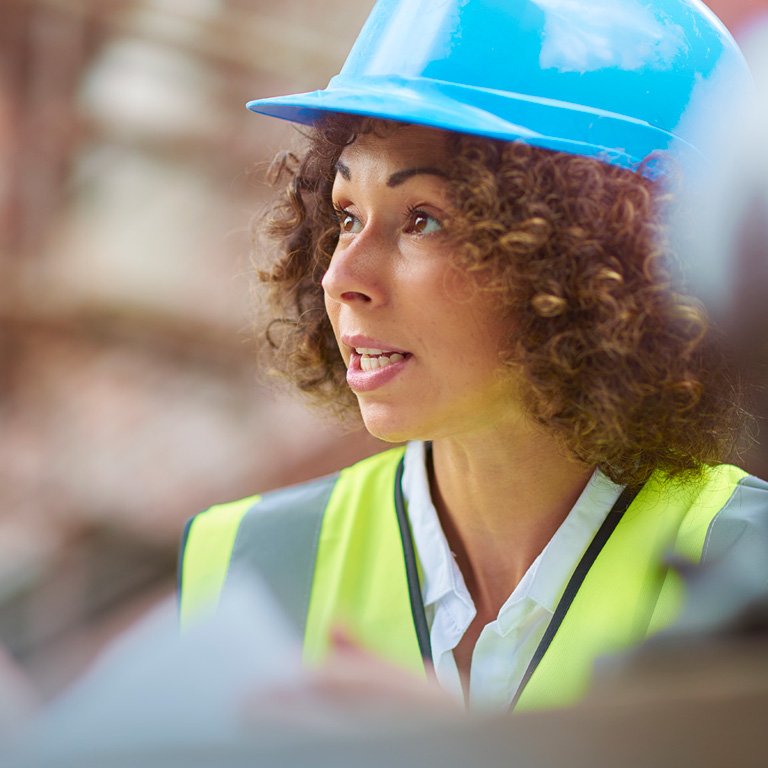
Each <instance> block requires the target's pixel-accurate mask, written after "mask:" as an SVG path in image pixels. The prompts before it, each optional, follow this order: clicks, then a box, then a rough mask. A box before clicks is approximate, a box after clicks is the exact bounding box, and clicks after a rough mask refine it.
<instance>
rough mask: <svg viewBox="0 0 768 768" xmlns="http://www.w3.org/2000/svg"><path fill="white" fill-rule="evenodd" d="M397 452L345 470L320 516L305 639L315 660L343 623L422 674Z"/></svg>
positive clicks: (386, 654)
mask: <svg viewBox="0 0 768 768" xmlns="http://www.w3.org/2000/svg"><path fill="white" fill-rule="evenodd" d="M403 452H404V449H403V448H396V449H393V450H390V451H386V452H385V453H381V454H378V455H377V456H373V457H371V458H370V459H366V460H365V461H363V462H361V463H360V464H356V465H355V466H354V467H350V468H349V469H346V470H343V471H342V472H341V475H340V477H339V479H338V481H337V483H336V487H335V488H334V490H333V494H332V495H331V498H330V501H329V503H328V506H327V508H326V512H325V517H324V519H323V527H322V530H321V533H320V541H319V544H318V553H317V563H316V565H315V579H314V583H313V587H312V596H311V598H310V602H309V613H308V615H307V628H306V633H305V638H304V658H305V660H306V661H307V662H308V663H313V662H317V661H318V660H319V659H321V658H322V657H323V655H324V653H325V652H326V649H327V641H328V636H329V631H330V629H331V628H332V627H333V625H334V624H336V623H340V624H342V625H343V626H344V627H346V628H347V629H348V631H349V632H351V634H352V635H353V636H354V637H355V638H357V640H358V641H359V642H360V643H362V644H363V645H364V646H365V647H366V648H369V649H370V650H372V651H373V652H375V653H378V654H379V655H381V656H384V657H385V658H388V659H390V660H392V661H393V662H396V663H398V664H400V665H402V666H405V667H408V668H410V669H412V670H414V671H417V672H420V673H423V672H424V663H423V661H422V659H421V654H420V652H419V647H418V640H417V637H416V630H415V629H414V626H413V618H412V615H411V606H410V601H409V598H408V581H407V577H406V571H405V562H404V559H403V546H402V542H401V540H400V531H399V528H398V523H397V515H396V512H395V497H394V487H395V473H396V471H397V465H398V464H399V462H400V460H401V458H402V456H403Z"/></svg>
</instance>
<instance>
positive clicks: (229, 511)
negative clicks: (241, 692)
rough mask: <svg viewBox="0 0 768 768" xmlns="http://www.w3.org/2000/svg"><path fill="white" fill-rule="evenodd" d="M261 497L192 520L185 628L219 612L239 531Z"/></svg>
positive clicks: (186, 555)
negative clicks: (220, 599)
mask: <svg viewBox="0 0 768 768" xmlns="http://www.w3.org/2000/svg"><path fill="white" fill-rule="evenodd" d="M259 498H260V497H259V496H250V497H249V498H247V499H240V500H239V501H234V502H231V503H229V504H220V505H218V506H215V507H211V508H210V509H209V510H207V511H205V512H203V513H202V514H199V515H198V516H197V517H196V518H195V519H194V520H193V521H192V526H191V528H190V530H189V534H188V536H187V545H186V548H185V549H184V559H183V561H182V569H181V583H182V590H181V606H180V621H181V627H182V629H184V628H185V627H187V626H189V624H190V622H192V621H193V620H194V619H195V618H196V617H198V616H200V615H201V614H202V613H203V612H206V611H208V610H215V608H216V605H217V604H218V600H219V595H220V594H221V590H222V587H223V586H224V579H226V577H227V571H228V570H229V560H230V557H231V555H232V547H234V545H235V536H236V535H237V528H238V526H239V525H240V521H241V520H242V518H243V515H244V514H245V513H246V512H247V511H248V510H249V509H250V508H251V507H252V506H253V505H254V504H255V503H256V502H257V501H258V500H259Z"/></svg>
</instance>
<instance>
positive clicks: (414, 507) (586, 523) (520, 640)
mask: <svg viewBox="0 0 768 768" xmlns="http://www.w3.org/2000/svg"><path fill="white" fill-rule="evenodd" d="M621 490H622V488H621V487H620V486H618V485H616V484H615V483H613V482H611V481H610V480H609V479H608V478H607V477H606V476H605V475H603V474H602V473H601V472H598V471H595V472H594V473H593V475H592V477H591V478H590V480H589V482H588V483H587V485H586V487H585V488H584V490H583V492H582V493H581V496H579V498H578V500H577V501H576V503H575V504H574V505H573V508H572V509H571V511H570V512H569V513H568V516H567V517H566V518H565V520H564V521H563V522H562V524H561V525H560V527H559V528H558V529H557V531H556V532H555V534H554V535H553V536H552V538H551V539H550V541H549V543H548V544H547V545H546V547H544V549H543V550H542V552H541V554H539V556H538V557H537V558H536V560H534V561H533V563H532V564H531V566H530V568H529V569H528V570H527V571H526V573H525V575H524V576H523V578H522V579H521V581H520V583H519V584H518V585H517V587H516V588H515V590H514V591H513V592H512V594H511V595H510V596H509V598H508V599H507V601H506V602H505V603H504V605H503V606H502V607H501V610H500V611H499V615H498V616H497V617H496V619H495V620H494V621H492V622H490V623H488V624H486V625H485V627H483V631H482V632H481V634H480V637H479V638H478V640H477V644H476V645H475V649H474V651H473V653H472V663H471V665H470V683H469V706H470V708H471V709H477V708H483V709H501V710H504V709H506V708H507V707H509V705H510V703H511V701H512V699H513V697H514V695H515V692H516V691H517V687H518V686H519V684H520V681H521V680H522V677H523V675H524V674H525V670H526V668H527V666H528V663H529V662H530V660H531V659H532V658H533V654H534V652H535V651H536V647H537V646H538V644H539V641H540V640H541V638H542V637H543V635H544V632H545V630H546V628H547V625H548V624H549V621H550V619H551V618H552V614H553V613H554V612H555V608H556V607H557V604H558V602H559V600H560V597H561V595H562V594H563V591H564V590H565V587H566V586H567V584H568V580H569V579H570V577H571V574H572V573H573V571H574V570H575V568H576V566H577V565H578V563H579V560H580V559H581V557H582V555H583V554H584V552H585V551H586V549H587V547H588V546H589V543H590V542H591V541H592V539H593V538H594V536H595V534H596V533H597V531H598V529H599V528H600V525H601V524H602V522H603V520H604V519H605V517H606V516H607V514H608V512H609V510H610V509H611V507H612V506H613V504H614V503H615V501H616V499H617V498H618V497H619V494H620V493H621ZM403 497H404V499H405V502H406V504H407V509H408V517H409V520H410V523H411V530H412V532H413V541H414V546H415V548H416V552H417V554H418V558H419V565H420V567H421V576H422V597H423V599H424V609H425V612H426V615H427V621H428V622H429V626H430V640H431V643H432V658H433V661H434V664H435V673H436V674H437V679H438V681H439V682H440V684H441V685H442V686H443V688H445V689H446V690H447V691H449V692H450V693H452V694H453V695H454V696H456V698H457V700H459V701H463V694H462V688H461V680H460V679H459V672H458V669H457V667H456V662H455V660H454V657H453V649H454V648H455V647H456V646H457V645H458V643H459V641H460V640H461V638H462V637H463V635H464V633H465V632H466V631H467V628H468V627H469V625H470V624H471V622H472V620H473V619H474V617H475V613H476V610H475V606H474V603H473V601H472V598H471V596H470V594H469V591H468V590H467V587H466V584H465V583H464V578H463V577H462V575H461V572H460V571H459V568H458V566H457V565H456V561H455V558H454V556H453V554H452V553H451V551H450V549H449V547H448V541H447V540H446V538H445V534H444V533H443V530H442V528H441V526H440V521H439V519H438V516H437V511H436V510H435V507H434V505H433V503H432V498H431V496H430V492H429V480H428V477H427V470H426V464H425V451H424V443H418V442H412V443H408V446H407V447H406V451H405V469H404V472H403Z"/></svg>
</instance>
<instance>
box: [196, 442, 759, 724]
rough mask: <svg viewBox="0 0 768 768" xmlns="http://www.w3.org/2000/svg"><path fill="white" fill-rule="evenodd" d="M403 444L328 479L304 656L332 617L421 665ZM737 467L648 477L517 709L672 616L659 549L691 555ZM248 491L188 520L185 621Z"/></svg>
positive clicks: (203, 592)
mask: <svg viewBox="0 0 768 768" xmlns="http://www.w3.org/2000/svg"><path fill="white" fill-rule="evenodd" d="M403 452H404V449H403V448H396V449H393V450H390V451H386V452H385V453H382V454H378V455H377V456H373V457H371V458H370V459H366V460H365V461H362V462H360V463H359V464H356V465H354V466H353V467H349V468H348V469H345V470H343V471H342V472H341V473H340V475H339V478H338V480H337V481H336V484H335V486H334V489H333V492H332V494H331V497H330V499H329V501H328V504H327V506H326V509H325V514H324V517H323V523H322V528H321V532H320V538H319V543H318V550H317V560H316V564H315V574H314V579H313V583H312V590H311V596H310V602H309V611H308V615H307V624H306V631H305V638H304V657H305V660H306V661H307V662H308V663H316V662H317V661H319V660H321V659H322V658H323V655H324V654H325V652H326V650H327V644H328V637H329V633H330V631H331V629H332V627H333V626H334V624H341V625H343V626H345V627H346V628H347V629H348V631H349V632H350V633H351V634H352V635H353V636H354V637H356V638H357V640H358V641H359V642H360V643H361V644H363V645H364V646H365V647H367V648H369V649H370V650H371V651H373V652H375V653H378V654H379V655H381V656H383V657H384V658H387V659H389V660H391V661H393V662H395V663H397V664H400V665H401V666H404V667H406V668H409V669H412V670H414V671H418V672H420V673H422V674H423V672H424V667H423V662H422V660H421V656H420V652H419V647H418V640H417V637H416V631H415V629H414V625H413V619H412V615H411V606H410V600H409V596H408V584H407V577H406V571H405V563H404V559H403V548H402V542H401V539H400V532H399V528H398V523H397V515H396V512H395V507H394V484H395V475H396V471H397V465H398V463H399V462H400V460H401V458H402V456H403ZM745 475H746V473H745V472H743V471H742V470H740V469H737V468H736V467H731V466H720V467H716V468H713V469H711V470H708V471H707V473H706V475H705V477H704V479H703V480H702V481H701V482H697V483H683V482H680V481H672V480H667V479H665V478H664V477H663V476H661V475H658V476H654V477H653V478H651V480H650V481H649V482H648V483H647V484H646V486H645V487H644V488H643V490H642V491H641V492H640V493H639V494H638V496H637V498H636V499H635V500H634V502H633V503H632V505H631V506H630V508H629V509H628V510H627V512H626V513H625V514H624V516H623V518H622V520H621V521H620V522H619V524H618V526H617V527H616V529H615V530H614V532H613V534H612V535H611V537H610V539H609V540H608V542H607V543H606V545H605V547H604V548H603V550H602V552H601V553H600V555H599V556H598V558H597V560H596V561H595V563H594V564H593V566H592V568H591V569H590V571H589V573H588V574H587V576H586V578H585V580H584V583H583V584H582V587H581V589H580V590H579V592H578V594H577V595H576V597H575V599H574V601H573V603H572V605H571V608H570V610H569V611H568V613H567V614H566V616H565V618H564V620H563V623H562V625H561V626H560V629H559V630H558V632H557V634H556V635H555V638H554V640H553V641H552V644H551V645H550V647H549V649H548V651H547V653H546V654H545V656H544V658H543V660H542V661H541V663H540V664H539V667H538V669H537V670H536V672H535V673H534V675H533V677H532V678H531V680H530V681H529V683H528V685H527V686H526V688H525V691H524V692H523V694H522V696H521V699H520V701H519V703H518V705H517V710H518V711H520V710H526V709H538V708H548V707H558V706H565V705H568V704H570V703H572V702H574V701H576V700H578V699H579V698H580V697H581V696H582V695H583V694H584V692H585V691H586V689H587V687H588V685H589V681H590V679H591V674H592V665H593V662H594V660H595V659H596V658H597V657H599V656H605V655H607V654H610V653H612V652H614V651H618V650H621V649H625V648H627V647H630V646H632V645H634V644H636V643H638V642H640V641H642V640H643V639H644V638H645V637H646V636H647V635H648V634H651V633H653V632H656V631H658V630H659V629H661V628H663V627H665V626H668V625H669V624H670V623H671V622H672V621H673V620H674V618H675V617H676V616H677V613H678V611H679V607H680V604H681V601H682V584H681V582H680V580H679V578H678V577H677V575H676V574H674V573H672V572H670V571H669V570H667V569H666V568H664V567H663V566H662V560H663V557H664V555H665V554H667V553H668V552H669V551H670V550H674V551H675V552H676V553H677V554H678V555H680V556H682V557H685V558H687V559H689V560H691V561H693V562H697V561H698V560H700V558H701V554H702V549H703V547H704V543H705V537H706V534H707V530H708V528H709V525H710V523H711V522H712V520H713V519H714V518H715V517H716V515H717V514H718V512H719V511H720V510H721V509H722V508H723V507H724V506H725V505H726V504H727V503H728V500H729V498H730V497H731V496H732V494H733V493H734V490H735V488H736V485H737V483H738V482H739V481H740V480H741V479H742V478H743V477H745ZM257 500H258V497H251V498H249V499H244V500H242V501H240V502H234V503H232V504H225V505H222V506H220V507H214V508H212V509H211V510H209V511H208V512H205V513H203V514H202V515H199V516H198V517H197V518H196V519H195V521H194V522H193V527H192V529H191V530H190V535H189V537H188V545H187V551H186V554H185V557H184V561H183V570H182V583H183V589H182V604H181V609H182V623H187V622H188V621H189V620H190V619H191V618H192V617H193V616H194V615H196V614H197V613H199V611H200V610H201V609H202V608H204V607H205V606H209V605H215V604H216V601H217V598H218V593H219V592H220V590H221V588H222V586H223V583H224V579H225V577H226V573H227V570H228V568H229V560H230V557H231V552H232V547H233V545H234V541H235V535H236V532H237V528H238V525H239V524H240V521H241V519H242V517H243V515H244V514H245V512H246V511H247V510H248V509H249V508H250V507H251V506H252V505H253V504H254V503H255V502H256V501H257ZM286 557H290V553H286Z"/></svg>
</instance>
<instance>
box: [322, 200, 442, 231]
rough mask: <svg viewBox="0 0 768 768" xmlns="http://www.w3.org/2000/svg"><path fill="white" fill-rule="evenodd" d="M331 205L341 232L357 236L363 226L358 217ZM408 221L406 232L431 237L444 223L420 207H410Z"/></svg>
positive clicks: (407, 210)
mask: <svg viewBox="0 0 768 768" xmlns="http://www.w3.org/2000/svg"><path fill="white" fill-rule="evenodd" d="M331 205H332V208H333V217H334V219H335V220H336V222H337V223H338V225H339V229H340V230H341V232H344V233H353V234H355V233H357V232H359V231H360V230H361V229H362V224H361V222H360V220H359V219H358V218H357V216H355V215H354V214H353V213H351V212H350V211H349V210H347V209H346V208H344V207H342V206H341V205H339V204H338V203H336V202H332V203H331ZM406 221H407V223H406V226H405V228H404V231H405V232H408V233H411V234H417V235H431V234H434V233H436V232H439V231H441V230H442V229H443V223H442V222H441V221H440V219H438V218H437V217H436V216H434V215H432V214H431V213H428V212H427V211H425V210H424V209H423V208H421V207H419V206H418V205H413V206H408V208H407V209H406Z"/></svg>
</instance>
